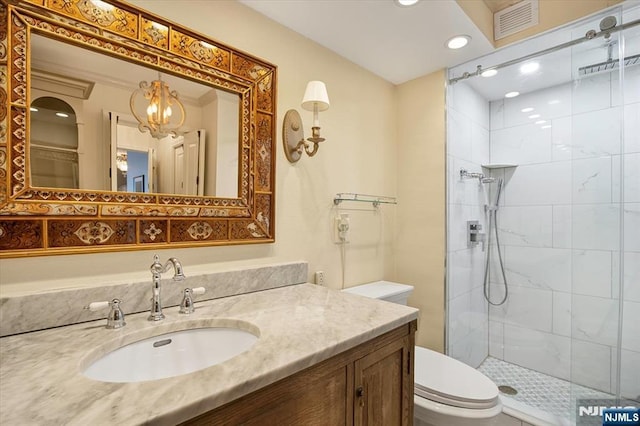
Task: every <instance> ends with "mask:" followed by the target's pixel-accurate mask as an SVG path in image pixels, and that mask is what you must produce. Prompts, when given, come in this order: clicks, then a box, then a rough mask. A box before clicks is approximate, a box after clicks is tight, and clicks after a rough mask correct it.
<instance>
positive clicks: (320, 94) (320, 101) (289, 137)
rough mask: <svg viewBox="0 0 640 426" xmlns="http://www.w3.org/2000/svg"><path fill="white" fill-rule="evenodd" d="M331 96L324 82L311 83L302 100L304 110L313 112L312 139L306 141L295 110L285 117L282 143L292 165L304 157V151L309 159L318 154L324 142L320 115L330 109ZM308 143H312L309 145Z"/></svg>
mask: <svg viewBox="0 0 640 426" xmlns="http://www.w3.org/2000/svg"><path fill="white" fill-rule="evenodd" d="M329 105H330V104H329V95H328V94H327V86H326V85H325V84H324V83H323V82H322V81H310V82H309V83H308V84H307V89H306V90H305V92H304V97H303V98H302V108H304V109H306V110H307V111H313V126H312V127H311V137H310V138H307V139H306V140H305V139H304V129H303V126H302V119H301V118H300V114H298V111H296V110H295V109H290V110H289V111H287V113H286V114H285V115H284V122H283V123H282V141H283V143H284V153H285V155H286V156H287V160H289V162H290V163H296V162H297V161H298V160H300V158H301V157H302V151H304V152H306V153H307V155H308V156H309V157H313V156H314V155H316V152H318V148H319V146H318V144H319V143H320V142H323V141H324V138H323V137H320V119H319V117H318V113H319V112H320V111H326V110H327V109H329ZM308 142H311V144H309V143H308Z"/></svg>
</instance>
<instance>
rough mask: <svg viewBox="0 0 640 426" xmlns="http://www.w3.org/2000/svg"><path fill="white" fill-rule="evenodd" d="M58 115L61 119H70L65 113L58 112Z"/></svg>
mask: <svg viewBox="0 0 640 426" xmlns="http://www.w3.org/2000/svg"><path fill="white" fill-rule="evenodd" d="M56 115H57V116H58V117H61V118H68V117H69V114H65V113H64V112H56Z"/></svg>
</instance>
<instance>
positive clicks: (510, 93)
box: [504, 92, 520, 98]
mask: <svg viewBox="0 0 640 426" xmlns="http://www.w3.org/2000/svg"><path fill="white" fill-rule="evenodd" d="M519 94H520V92H509V93H506V94H505V95H504V97H505V98H515V97H516V96H518V95H519Z"/></svg>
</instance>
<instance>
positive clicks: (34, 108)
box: [29, 107, 38, 112]
mask: <svg viewBox="0 0 640 426" xmlns="http://www.w3.org/2000/svg"><path fill="white" fill-rule="evenodd" d="M29 111H31V112H38V108H36V107H30V108H29Z"/></svg>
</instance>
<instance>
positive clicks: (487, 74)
mask: <svg viewBox="0 0 640 426" xmlns="http://www.w3.org/2000/svg"><path fill="white" fill-rule="evenodd" d="M496 74H498V70H486V71H482V72H481V73H480V75H481V76H483V77H493V76H494V75H496Z"/></svg>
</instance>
